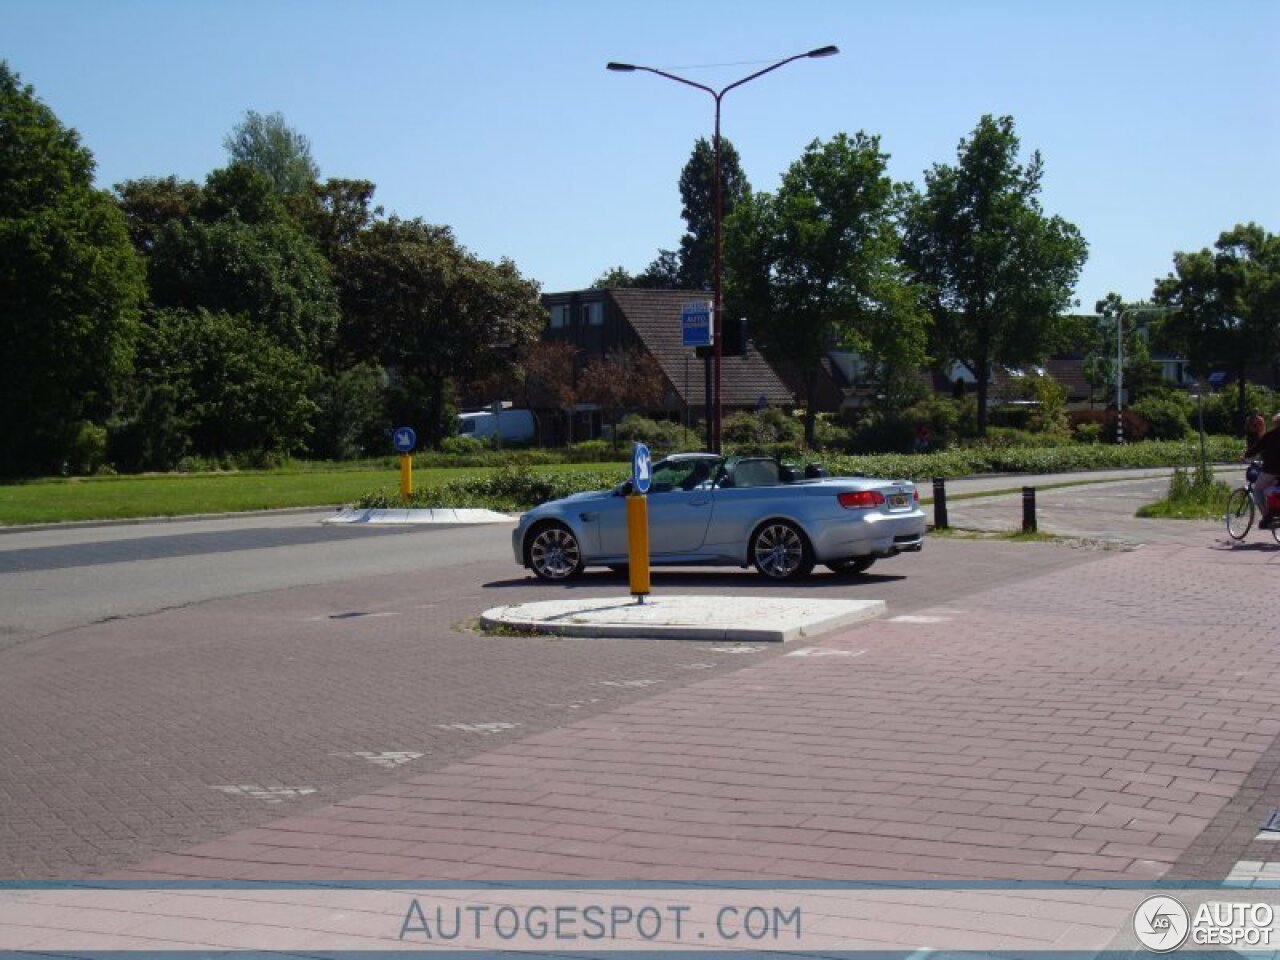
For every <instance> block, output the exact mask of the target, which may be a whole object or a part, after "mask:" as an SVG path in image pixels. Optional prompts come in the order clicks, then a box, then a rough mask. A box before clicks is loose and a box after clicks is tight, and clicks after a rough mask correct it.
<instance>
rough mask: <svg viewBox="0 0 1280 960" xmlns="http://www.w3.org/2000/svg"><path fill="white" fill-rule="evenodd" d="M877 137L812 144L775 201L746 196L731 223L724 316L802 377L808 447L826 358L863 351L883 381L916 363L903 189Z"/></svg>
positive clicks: (919, 335) (920, 341)
mask: <svg viewBox="0 0 1280 960" xmlns="http://www.w3.org/2000/svg"><path fill="white" fill-rule="evenodd" d="M887 160H888V157H887V155H885V154H883V153H881V152H880V141H879V138H878V137H872V136H868V135H866V134H864V133H859V134H857V135H856V136H854V137H849V136H847V135H845V134H838V135H837V136H836V137H834V138H833V139H832V140H831V141H829V142H828V143H825V144H824V143H822V142H820V141H817V140H815V141H814V142H813V143H811V144H810V145H809V147H808V148H807V149H806V150H805V152H804V155H803V156H802V157H801V158H800V159H799V160H797V161H796V162H795V163H794V164H792V165H791V168H790V169H789V170H788V171H787V173H786V174H785V175H784V176H783V179H782V185H781V187H780V188H779V189H778V193H777V195H776V196H771V195H769V194H766V193H759V194H751V195H748V196H747V197H746V198H744V199H743V201H742V202H741V204H740V205H739V207H738V209H737V210H736V211H735V213H734V215H733V217H732V218H730V221H729V230H728V232H727V235H726V253H727V256H728V263H729V266H730V271H729V274H728V276H729V281H730V283H729V294H730V296H729V298H728V300H729V315H730V316H740V315H745V316H747V317H748V318H749V320H750V323H751V331H752V335H753V338H754V340H755V342H756V345H757V346H758V347H759V348H760V349H761V350H762V351H763V352H764V353H765V355H766V356H768V357H769V358H770V359H773V360H778V361H785V362H789V363H791V364H794V365H795V366H796V368H797V369H799V370H800V371H802V372H803V374H804V375H805V393H806V416H805V442H806V443H808V444H809V445H810V446H812V445H813V442H814V426H815V419H816V410H815V406H814V396H815V391H816V387H817V382H818V381H817V378H818V374H819V373H820V370H821V363H822V360H823V358H824V357H825V356H826V352H827V350H828V349H829V348H831V347H832V346H835V345H837V344H838V345H843V346H846V347H848V348H852V349H855V350H857V351H859V352H860V353H862V354H863V355H864V357H865V358H867V359H868V360H870V361H871V362H873V363H874V364H875V365H876V367H877V368H878V371H879V375H880V377H881V378H882V380H883V381H884V382H886V383H888V382H893V381H894V380H895V379H897V378H896V377H895V374H896V373H898V372H900V371H902V370H906V369H913V368H914V367H915V366H917V365H918V364H920V363H921V362H923V360H924V357H925V351H924V347H925V317H924V313H923V310H922V309H921V307H920V305H919V294H918V292H917V291H916V290H915V289H914V288H913V287H912V286H911V285H910V284H908V283H907V282H906V279H905V277H904V274H903V270H902V267H901V265H900V264H899V263H898V260H897V256H898V252H899V237H898V232H897V227H896V224H895V222H894V212H895V209H896V206H897V203H898V198H899V194H900V190H899V189H898V188H896V187H895V185H894V183H893V181H892V180H891V179H890V178H889V176H888V174H887V173H886V163H887Z"/></svg>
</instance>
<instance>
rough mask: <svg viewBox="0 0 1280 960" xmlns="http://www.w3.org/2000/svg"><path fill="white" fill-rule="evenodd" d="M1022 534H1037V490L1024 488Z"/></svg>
mask: <svg viewBox="0 0 1280 960" xmlns="http://www.w3.org/2000/svg"><path fill="white" fill-rule="evenodd" d="M1022 532H1023V533H1035V532H1036V488H1035V487H1023V488H1022Z"/></svg>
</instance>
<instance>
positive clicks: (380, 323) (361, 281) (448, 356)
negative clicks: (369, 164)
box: [342, 217, 546, 441]
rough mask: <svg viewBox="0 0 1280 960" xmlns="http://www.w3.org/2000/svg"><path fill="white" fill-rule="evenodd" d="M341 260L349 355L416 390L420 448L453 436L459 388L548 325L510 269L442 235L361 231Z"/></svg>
mask: <svg viewBox="0 0 1280 960" xmlns="http://www.w3.org/2000/svg"><path fill="white" fill-rule="evenodd" d="M346 257H347V260H346V264H345V266H344V268H343V270H342V276H343V277H344V278H345V280H346V282H347V284H348V285H347V286H346V287H345V288H344V290H343V295H342V302H343V308H344V327H343V337H344V341H345V345H346V348H347V349H348V350H349V351H350V352H351V354H352V355H353V356H356V357H369V358H370V359H375V358H376V359H377V360H378V361H379V362H381V363H382V364H383V365H384V366H387V367H390V368H392V369H393V370H395V371H396V374H397V376H399V377H400V378H401V379H404V378H406V377H407V378H413V380H414V381H416V382H417V383H418V384H419V385H420V388H421V391H422V392H421V395H420V396H418V398H417V406H416V410H414V411H412V413H413V422H414V425H415V426H417V427H418V428H419V432H420V433H421V434H422V435H423V437H424V438H425V439H427V440H431V441H434V440H438V439H440V438H441V437H442V436H444V435H446V434H451V433H452V432H453V431H452V427H453V424H452V423H451V422H450V421H451V418H450V417H449V416H448V415H447V406H448V401H449V398H450V396H451V395H452V393H453V390H454V388H455V386H456V384H457V383H460V382H462V383H465V382H468V381H472V380H478V379H481V378H483V377H485V376H487V375H488V374H489V373H490V372H491V371H492V370H493V369H494V368H495V367H500V366H501V365H502V364H506V363H510V362H511V357H512V354H513V352H514V351H515V350H517V349H519V348H520V347H521V346H523V345H524V344H526V343H529V342H531V341H532V340H534V339H535V338H536V337H537V336H538V334H539V333H540V332H541V330H542V328H543V327H544V326H545V324H546V310H545V309H544V308H543V307H542V305H541V303H540V302H539V300H538V285H537V284H536V283H534V282H532V281H529V280H526V279H524V278H523V277H521V276H520V274H519V272H518V271H517V270H516V267H515V265H514V264H513V263H511V262H510V261H508V260H502V261H500V262H498V263H496V264H495V263H490V262H488V261H484V260H480V259H478V258H476V257H474V256H472V255H471V254H470V253H469V252H467V250H466V249H465V248H463V247H462V246H461V245H460V244H459V243H457V241H456V240H455V239H454V237H453V232H452V231H451V230H450V229H449V228H448V227H441V226H433V225H431V224H427V223H424V222H422V221H421V220H400V219H399V218H396V217H391V218H390V219H388V220H386V221H382V222H379V223H375V224H373V225H372V226H371V227H369V229H367V230H365V231H363V232H362V233H361V234H360V235H359V236H358V237H357V238H356V240H355V242H354V243H353V244H352V246H351V249H350V251H349V252H348V253H347V254H346Z"/></svg>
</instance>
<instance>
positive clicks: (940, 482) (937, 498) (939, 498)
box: [933, 477, 949, 530]
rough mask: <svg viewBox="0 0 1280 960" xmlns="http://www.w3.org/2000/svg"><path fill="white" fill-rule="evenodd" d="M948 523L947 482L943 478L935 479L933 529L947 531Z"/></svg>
mask: <svg viewBox="0 0 1280 960" xmlns="http://www.w3.org/2000/svg"><path fill="white" fill-rule="evenodd" d="M948 526H949V524H948V523H947V481H946V480H944V479H942V477H934V478H933V528H934V529H935V530H946V529H947V528H948Z"/></svg>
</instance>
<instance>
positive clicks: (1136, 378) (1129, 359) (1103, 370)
mask: <svg viewBox="0 0 1280 960" xmlns="http://www.w3.org/2000/svg"><path fill="white" fill-rule="evenodd" d="M1152 309H1153V308H1152V307H1151V306H1150V305H1146V304H1141V303H1125V302H1124V300H1123V299H1122V298H1121V297H1120V295H1119V294H1118V293H1108V294H1107V295H1106V297H1105V298H1103V299H1102V300H1099V301H1098V302H1097V304H1096V305H1095V306H1094V310H1095V311H1096V312H1097V314H1098V317H1099V318H1100V319H1101V321H1102V322H1101V323H1098V324H1093V325H1091V328H1087V329H1086V330H1084V331H1083V332H1084V333H1085V334H1086V336H1085V339H1084V344H1083V345H1084V372H1085V378H1086V379H1087V380H1088V381H1089V385H1090V386H1091V387H1097V388H1101V391H1102V393H1103V394H1104V395H1106V394H1107V392H1108V390H1110V391H1111V397H1112V400H1113V401H1114V402H1116V403H1117V404H1118V403H1119V400H1118V399H1117V398H1116V397H1115V391H1114V387H1115V383H1116V339H1117V332H1116V325H1117V324H1119V325H1120V332H1119V338H1120V340H1121V353H1122V359H1123V361H1124V366H1123V369H1122V371H1121V373H1122V374H1123V377H1122V379H1123V381H1124V387H1125V388H1126V390H1125V392H1126V393H1127V394H1128V396H1129V397H1131V398H1133V399H1137V398H1138V397H1139V396H1141V395H1142V394H1144V393H1146V392H1148V391H1150V390H1151V389H1152V388H1153V387H1155V386H1156V385H1157V384H1158V382H1159V379H1160V375H1159V372H1158V370H1157V369H1156V367H1155V364H1153V363H1152V362H1151V351H1150V350H1149V348H1148V345H1147V341H1148V336H1149V330H1150V324H1149V321H1150V320H1151V311H1152ZM1144 321H1145V322H1144ZM1144 334H1147V335H1144Z"/></svg>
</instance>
